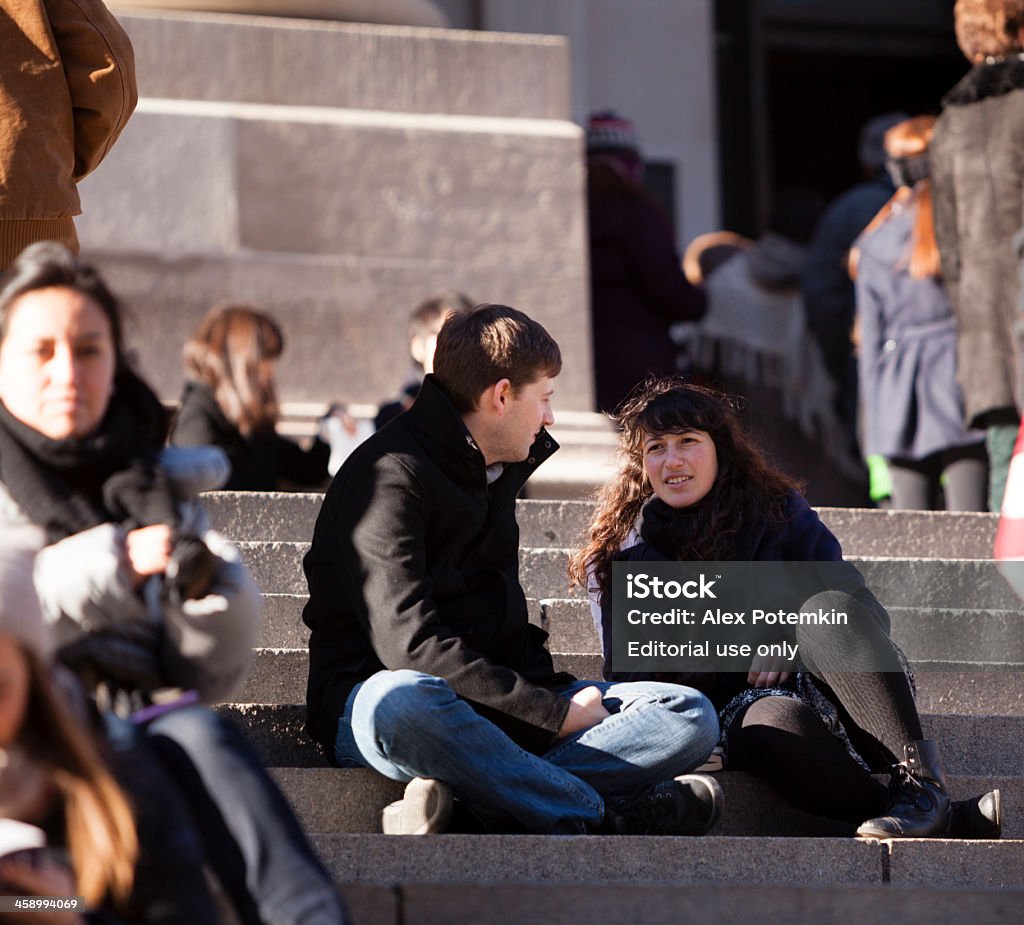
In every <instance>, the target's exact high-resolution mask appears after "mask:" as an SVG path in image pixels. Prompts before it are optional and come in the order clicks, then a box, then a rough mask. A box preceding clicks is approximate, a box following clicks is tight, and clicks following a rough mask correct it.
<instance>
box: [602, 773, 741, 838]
mask: <svg viewBox="0 0 1024 925" xmlns="http://www.w3.org/2000/svg"><path fill="white" fill-rule="evenodd" d="M722 803H723V797H722V788H721V786H720V785H719V783H718V781H717V780H715V779H714V778H713V777H709V776H708V775H707V774H682V775H680V776H679V777H674V778H672V780H666V781H662V782H661V783H660V784H655V785H654V786H653V787H646V788H645V789H643V790H638V791H637V792H636V793H632V794H629V795H628V796H624V797H616V798H614V799H609V800H606V801H605V813H604V814H605V818H604V823H603V825H602V827H601V831H604V832H609V833H613V834H615V835H703V834H704V833H705V832H707V831H708V829H710V828H711V827H712V826H713V825H714V824H715V823H716V822H717V821H718V817H719V816H721V815H722Z"/></svg>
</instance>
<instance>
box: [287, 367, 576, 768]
mask: <svg viewBox="0 0 1024 925" xmlns="http://www.w3.org/2000/svg"><path fill="white" fill-rule="evenodd" d="M556 449H557V444H556V443H555V441H554V440H553V439H552V438H551V437H550V436H549V435H548V434H547V432H545V431H541V433H540V436H539V437H538V438H537V440H536V441H535V443H534V445H533V447H532V448H531V451H530V456H529V458H528V459H527V460H526V461H524V462H520V463H511V464H508V465H506V466H505V468H504V471H503V472H502V474H501V476H500V477H499V478H498V479H497V480H496V481H495V482H494V483H493V484H491V485H488V484H487V478H486V469H485V465H484V457H483V454H482V453H481V452H480V450H479V449H478V448H477V447H476V445H475V444H474V443H473V441H472V438H471V437H470V434H469V432H468V431H467V429H466V427H465V424H464V423H463V421H462V418H461V416H460V415H459V414H458V412H457V411H456V410H455V407H454V406H453V405H452V404H451V402H450V401H449V400H448V398H447V396H446V395H445V394H444V392H443V391H442V390H441V388H440V387H439V386H438V385H437V382H436V380H435V379H434V378H433V376H428V377H427V378H426V380H425V381H424V384H423V386H422V388H421V390H420V393H419V396H418V397H417V399H416V401H415V403H414V404H413V406H412V408H411V409H410V410H409V411H407V412H406V413H405V414H403V415H400V416H399V417H398V418H396V419H395V420H394V421H392V422H391V423H390V424H389V425H388V426H387V427H386V428H384V429H383V430H380V431H378V432H377V433H376V434H374V435H373V436H372V437H370V438H369V439H368V440H367V441H366V442H365V443H363V444H362V445H361V446H359V447H358V448H357V449H356V450H355V452H353V453H352V455H351V456H350V457H349V458H348V459H347V460H346V461H345V464H344V465H343V466H342V467H341V469H340V470H339V471H338V474H337V475H336V476H335V479H334V481H333V483H332V484H331V487H330V489H329V490H328V492H327V496H326V498H325V499H324V504H323V507H322V509H321V511H320V515H319V517H318V518H317V522H316V529H315V531H314V534H313V544H312V547H311V548H310V551H309V553H308V554H307V555H306V557H305V560H304V563H303V565H304V568H305V572H306V580H307V582H308V584H309V602H308V604H307V605H306V607H305V610H304V611H303V615H302V618H303V620H304V621H305V623H306V625H307V626H308V627H309V628H310V631H311V635H310V640H309V663H310V664H309V684H308V688H307V698H306V702H307V729H308V731H309V733H310V734H311V735H312V736H313V737H314V738H315V739H317V740H318V741H319V742H321V743H322V744H323V745H324V746H325V747H326V748H327V751H328V753H329V754H330V753H331V752H332V750H333V743H334V739H335V734H336V731H337V725H338V719H339V717H340V716H341V714H342V712H343V710H344V707H345V702H346V700H347V699H348V696H349V694H350V693H351V691H352V689H353V687H354V686H355V685H356V684H357V683H359V682H360V681H363V680H365V679H366V678H369V677H370V676H371V675H373V674H375V673H376V672H378V671H380V670H382V669H388V670H392V671H395V670H398V669H413V670H416V671H421V672H424V673H426V674H429V675H433V676H435V677H439V678H444V679H445V680H446V681H447V682H448V683H449V684H450V685H451V687H452V689H453V690H454V691H455V692H456V693H457V694H458V695H459V696H460V697H462V698H463V699H465V700H466V701H467V702H469V703H470V704H471V705H472V706H473V708H474V709H476V710H477V712H479V713H481V714H482V715H484V716H486V717H487V718H488V719H490V720H492V721H493V722H494V723H496V724H497V725H498V726H499V727H500V728H501V729H503V730H504V731H505V732H506V733H507V734H508V735H509V736H511V737H512V738H513V739H514V740H515V741H516V742H518V743H519V744H520V745H522V746H523V747H525V748H528V749H530V750H531V751H534V752H538V753H541V752H543V751H546V750H547V749H548V748H549V747H550V745H551V743H552V741H553V739H554V736H555V733H557V731H558V730H559V728H561V725H562V722H563V720H564V718H565V714H566V712H567V710H568V707H569V702H568V700H566V699H565V698H563V697H561V696H559V695H558V694H557V693H555V692H554V691H553V690H551V688H552V687H554V686H556V685H559V684H565V683H568V682H570V681H572V680H573V678H572V677H571V676H570V675H567V674H561V673H558V672H556V671H555V670H554V667H553V665H552V662H551V656H550V655H549V654H548V651H547V649H546V648H545V646H544V644H545V641H546V640H547V633H545V632H544V631H543V630H541V629H540V628H539V627H537V626H535V625H533V624H531V623H530V622H529V620H528V613H527V605H526V597H525V595H524V593H523V589H522V587H521V585H520V584H519V526H518V524H517V523H516V516H515V504H516V495H517V493H518V492H519V489H520V488H522V486H523V484H524V483H525V482H526V480H527V478H528V477H529V476H530V474H531V473H532V472H533V471H534V469H535V468H536V467H537V466H538V465H540V463H542V462H543V461H544V460H545V459H547V457H548V456H550V455H551V454H552V453H553V452H554V451H555V450H556Z"/></svg>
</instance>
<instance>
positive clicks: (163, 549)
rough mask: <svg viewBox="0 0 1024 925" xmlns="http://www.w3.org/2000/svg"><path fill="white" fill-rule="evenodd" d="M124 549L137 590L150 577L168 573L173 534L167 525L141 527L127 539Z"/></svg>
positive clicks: (133, 531)
mask: <svg viewBox="0 0 1024 925" xmlns="http://www.w3.org/2000/svg"><path fill="white" fill-rule="evenodd" d="M124 548H125V553H126V555H127V556H128V567H129V568H130V569H131V572H132V584H133V585H134V586H135V587H136V588H137V587H139V585H141V584H142V583H143V582H144V581H145V580H146V579H147V578H149V576H150V575H162V574H163V573H164V572H165V571H167V563H168V562H170V561H171V549H172V548H173V532H172V531H171V528H170V527H168V526H167V525H166V524H155V525H154V526H152V527H139V528H138V529H137V530H132V531H131V532H130V533H129V534H128V535H127V536H126V537H125V539H124Z"/></svg>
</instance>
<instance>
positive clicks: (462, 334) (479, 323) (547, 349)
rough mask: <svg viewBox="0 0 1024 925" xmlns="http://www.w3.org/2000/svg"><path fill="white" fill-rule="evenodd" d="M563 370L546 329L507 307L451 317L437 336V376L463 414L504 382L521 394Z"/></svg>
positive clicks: (490, 307) (485, 307)
mask: <svg viewBox="0 0 1024 925" xmlns="http://www.w3.org/2000/svg"><path fill="white" fill-rule="evenodd" d="M561 370H562V353H561V351H560V350H559V349H558V344H556V343H555V341H554V339H553V338H552V337H551V335H550V334H548V332H547V331H545V330H544V327H543V326H542V325H540V324H538V323H537V322H536V321H534V320H533V319H532V318H530V317H529V316H528V315H525V314H523V312H521V311H518V310H516V309H514V308H509V306H507V305H491V304H489V303H486V302H485V303H483V304H481V305H477V306H475V307H474V308H471V309H469V310H468V311H459V312H453V313H452V314H450V315H449V316H448V320H447V321H445V323H444V327H442V328H441V331H440V333H439V334H438V335H437V350H436V352H435V353H434V375H435V377H436V378H437V382H438V384H439V385H440V386H441V388H442V389H444V391H445V394H446V395H447V396H448V397H449V398H450V399H451V401H452V404H454V405H455V408H456V410H457V411H458V412H459V413H460V414H468V413H469V412H470V411H473V410H474V409H475V408H476V406H477V402H478V401H479V400H480V396H481V394H483V392H484V391H485V390H486V389H488V388H490V387H491V386H492V385H494V384H495V383H496V382H499V381H500V380H502V379H508V380H509V382H511V383H512V389H513V391H518V390H519V389H521V388H522V387H523V386H525V385H529V384H530V383H531V382H536V381H537V380H538V379H540V378H541V377H542V376H549V377H551V378H554V377H555V376H557V375H558V374H559V372H561Z"/></svg>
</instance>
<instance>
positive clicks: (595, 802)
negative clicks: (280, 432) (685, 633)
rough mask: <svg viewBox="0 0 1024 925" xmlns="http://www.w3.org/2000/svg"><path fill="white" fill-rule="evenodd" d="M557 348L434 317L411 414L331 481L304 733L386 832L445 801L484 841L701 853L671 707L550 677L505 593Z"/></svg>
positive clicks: (694, 728)
mask: <svg viewBox="0 0 1024 925" xmlns="http://www.w3.org/2000/svg"><path fill="white" fill-rule="evenodd" d="M561 366H562V359H561V354H560V352H559V349H558V345H557V344H556V343H555V342H554V340H552V338H551V337H550V335H549V334H548V333H547V331H545V330H544V328H543V327H541V325H540V324H538V323H537V322H535V321H533V320H531V319H530V318H528V317H527V316H526V315H524V314H523V313H522V312H519V311H516V310H515V309H513V308H508V307H506V306H502V305H480V306H477V307H476V308H474V309H471V310H467V311H461V312H458V313H456V314H454V315H452V316H451V317H450V318H449V320H448V321H447V322H446V323H445V325H444V327H443V328H442V329H441V332H440V334H439V335H438V338H437V352H436V354H435V356H434V373H433V375H430V376H427V378H426V379H425V381H424V383H423V387H422V388H421V390H420V393H419V396H418V397H417V398H416V401H415V403H414V404H413V406H412V408H411V409H410V410H409V411H407V412H405V413H404V414H402V415H400V416H399V417H398V418H396V419H395V420H394V421H393V422H392V423H391V425H390V426H388V427H387V428H385V429H384V430H382V431H379V432H377V433H376V434H374V435H373V436H372V437H370V438H369V439H368V440H367V441H366V442H365V443H363V444H362V445H361V446H360V447H359V448H358V449H357V450H356V451H355V452H354V453H353V454H352V455H351V456H350V457H349V458H348V459H347V460H346V462H345V464H344V465H343V466H342V468H341V469H340V470H339V472H338V474H337V476H336V477H335V479H334V481H333V483H332V484H331V487H330V489H329V490H328V492H327V496H326V498H325V499H324V504H323V508H322V509H321V512H320V515H319V517H318V518H317V522H316V529H315V532H314V535H313V544H312V548H311V549H310V551H309V553H308V554H307V555H306V558H305V561H304V568H305V573H306V580H307V582H308V583H309V603H308V604H307V605H306V608H305V610H304V612H303V620H304V621H305V622H306V624H307V625H308V626H309V628H310V630H311V631H312V632H311V636H310V641H309V658H310V670H309V685H308V691H307V706H308V719H307V728H308V731H309V732H310V733H311V734H312V735H313V737H314V738H316V739H317V740H318V741H319V742H320V743H321V744H322V745H323V746H324V747H325V748H326V749H327V752H328V754H329V755H330V756H331V758H332V759H333V760H334V762H335V763H336V764H338V765H339V766H341V767H368V768H373V769H374V770H376V771H379V772H380V773H381V774H384V775H385V776H387V777H390V778H392V779H393V780H399V781H402V782H404V783H406V784H407V785H408V786H407V787H406V791H405V799H404V800H402V801H400V802H398V803H396V804H393V805H392V806H390V807H388V808H387V809H386V810H385V812H384V819H383V828H384V831H385V832H388V833H393V834H399V833H408V834H413V833H423V834H425V833H428V832H438V831H443V830H444V828H445V826H446V825H447V822H448V819H449V817H450V814H451V809H452V805H453V800H452V798H453V794H454V795H455V796H458V797H459V798H460V800H461V801H463V803H464V804H465V806H466V807H467V808H468V809H469V810H470V811H471V812H472V814H473V815H474V816H476V817H477V818H478V819H479V820H482V822H483V824H484V826H485V828H489V829H495V828H501V827H502V826H507V825H509V824H510V820H514V822H513V823H512V824H514V825H518V826H521V827H522V828H525V829H526V830H527V831H530V832H557V833H573V834H579V833H584V832H606V833H630V834H643V833H651V834H672V835H699V834H703V833H704V832H706V831H707V830H708V829H709V828H710V827H711V826H712V825H713V824H714V822H715V820H716V819H717V818H718V815H719V813H720V811H721V802H722V797H721V789H720V788H719V786H718V783H717V782H716V781H715V780H714V779H713V778H711V777H708V776H706V775H701V774H686V772H687V771H690V770H692V769H693V768H695V767H697V766H698V765H700V763H701V762H702V761H703V760H704V759H705V758H706V757H707V756H708V754H709V753H710V752H711V749H712V748H713V747H714V745H715V743H716V742H717V741H718V723H717V719H716V717H715V713H714V710H713V708H712V706H711V704H710V703H709V702H708V700H707V699H706V698H705V697H704V696H703V695H702V694H700V693H698V692H697V691H694V690H692V689H690V688H687V687H681V686H678V685H672V684H658V683H629V684H616V683H606V682H594V681H577V680H576V679H574V678H573V677H572V676H571V675H568V674H565V673H564V672H556V671H555V670H554V667H553V665H552V661H551V656H550V654H549V653H548V651H547V649H546V648H545V646H544V642H545V640H546V638H547V634H546V633H544V632H543V631H542V630H541V629H539V628H538V627H537V626H534V625H531V624H530V622H529V620H528V618H527V604H526V597H525V595H524V593H523V589H522V587H521V586H520V584H519V527H518V525H517V523H516V517H515V504H516V495H517V493H518V492H519V490H520V489H521V488H522V486H523V484H524V483H525V482H526V480H527V478H529V476H530V475H531V474H532V472H533V470H534V469H536V467H537V466H538V465H540V464H541V463H542V462H543V461H544V460H545V459H547V458H548V457H549V456H550V455H551V454H552V453H553V452H554V451H555V450H556V449H557V445H556V444H555V442H554V440H552V438H551V437H550V436H549V435H548V433H547V431H546V430H545V429H544V428H545V427H546V426H549V425H551V424H552V423H553V422H554V418H553V416H552V412H551V398H552V395H553V391H554V389H553V386H554V379H555V377H556V376H557V375H558V373H559V372H560V370H561Z"/></svg>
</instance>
